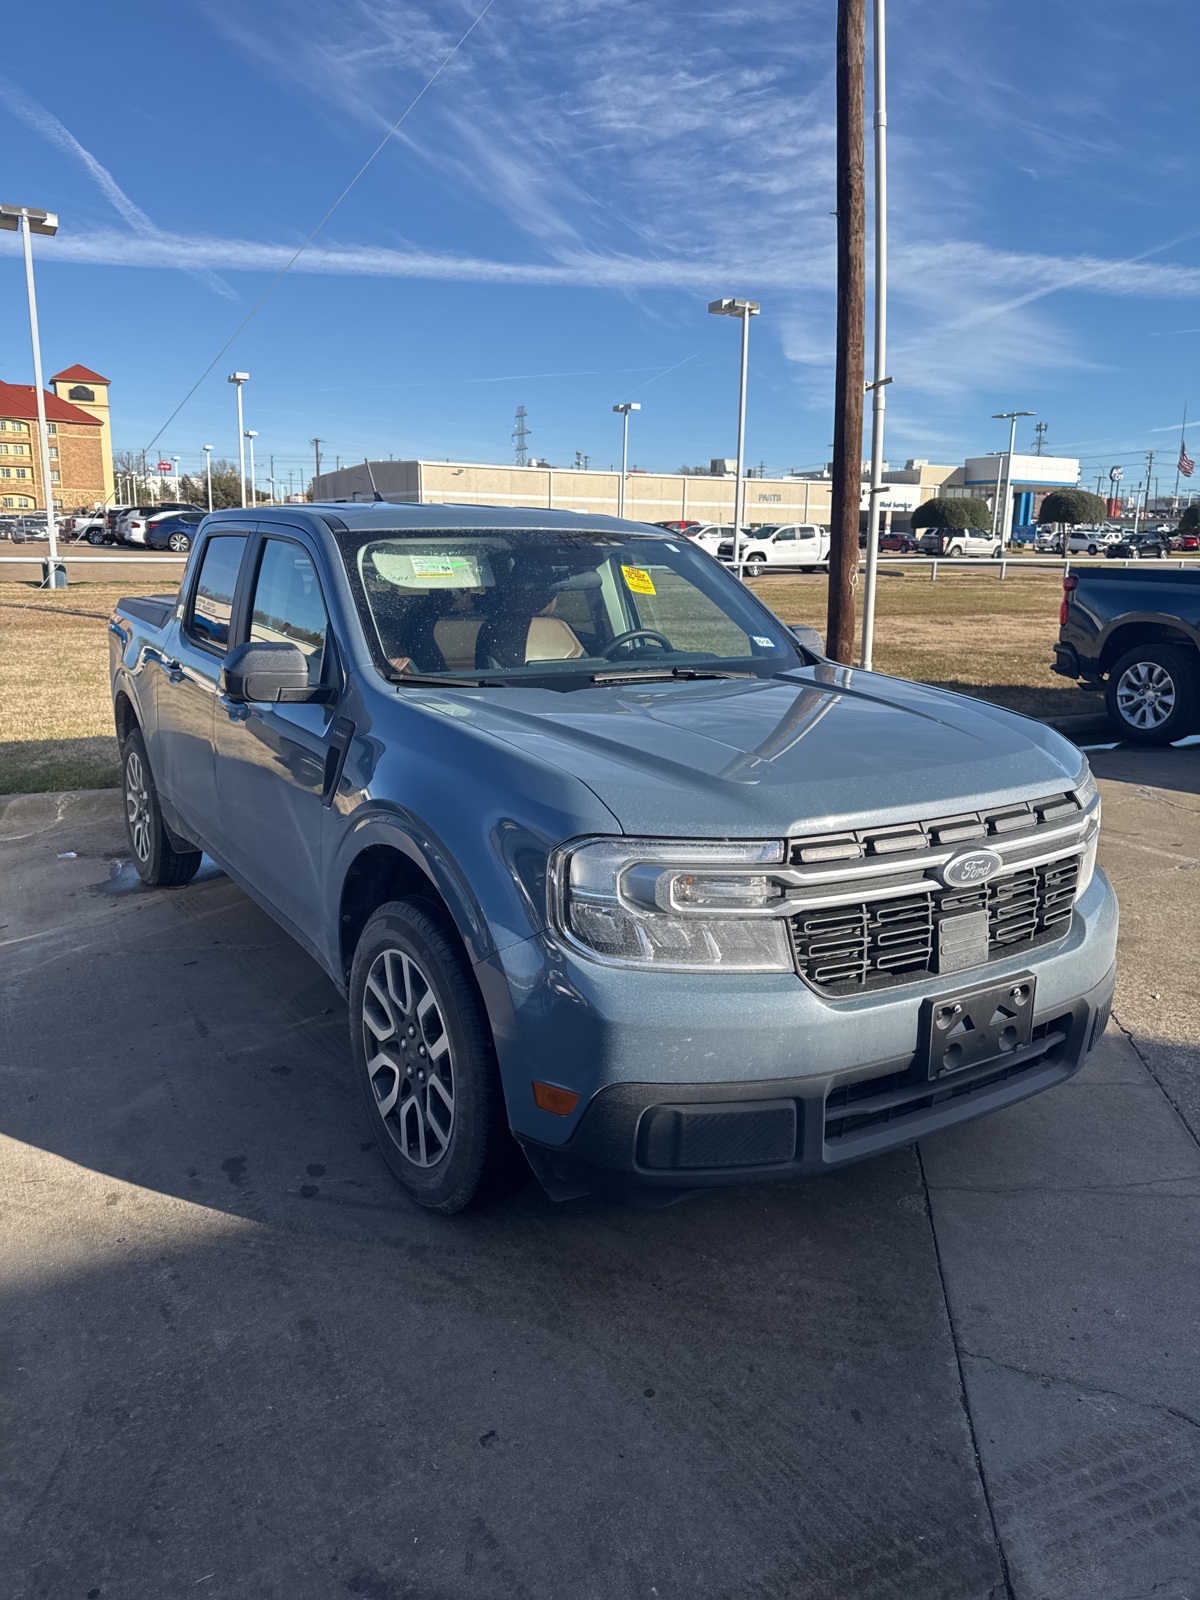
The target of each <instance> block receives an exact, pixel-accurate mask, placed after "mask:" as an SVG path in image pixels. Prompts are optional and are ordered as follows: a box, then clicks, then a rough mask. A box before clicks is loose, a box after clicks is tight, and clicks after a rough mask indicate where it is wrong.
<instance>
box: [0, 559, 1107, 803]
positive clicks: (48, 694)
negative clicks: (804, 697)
mask: <svg viewBox="0 0 1200 1600" xmlns="http://www.w3.org/2000/svg"><path fill="white" fill-rule="evenodd" d="M178 570H179V569H178V568H177V567H172V568H170V569H168V568H167V567H166V566H165V565H164V568H163V571H162V573H161V574H160V573H159V572H157V571H155V570H154V568H153V567H150V568H147V567H146V566H142V567H133V566H131V567H129V568H128V569H126V571H125V573H124V575H123V576H122V581H121V582H117V583H114V582H104V583H98V582H88V581H86V580H84V581H78V582H72V584H71V587H70V588H69V589H60V590H55V591H43V590H39V589H37V588H35V587H34V586H33V585H32V584H29V583H14V582H0V794H19V793H29V792H32V791H35V790H39V791H40V790H53V789H75V788H89V787H93V788H94V787H104V786H108V785H112V784H114V783H116V782H117V778H118V770H119V769H118V763H117V746H116V740H115V738H114V737H113V732H112V712H111V709H110V703H109V693H108V636H107V633H106V629H105V624H106V622H107V619H108V615H109V612H110V610H111V608H112V606H113V604H114V602H115V601H116V600H117V598H118V597H119V596H120V595H122V594H130V593H143V594H146V593H151V592H160V593H161V592H163V591H164V590H166V589H169V588H172V587H173V586H174V584H175V582H176V580H177V576H178ZM114 576H117V575H115V574H114ZM752 587H753V588H754V589H755V590H757V592H758V593H759V594H760V595H761V596H762V598H763V599H764V600H765V601H766V603H767V604H768V605H769V606H770V607H771V608H772V609H773V610H774V611H776V612H777V613H778V615H779V616H781V617H782V618H783V619H784V621H785V622H806V623H809V624H811V625H813V626H815V627H817V628H819V629H821V630H823V629H824V625H825V583H824V579H823V578H819V577H815V576H814V577H801V576H797V577H769V578H762V579H759V580H758V581H757V582H756V583H754V584H753V585H752ZM1060 594H1061V580H1060V579H1059V576H1058V574H1057V573H1056V572H1053V571H1047V570H1046V569H1027V570H1025V571H1021V570H1020V568H1019V567H1018V568H1017V570H1016V571H1015V572H1014V571H1013V569H1012V568H1011V567H1010V568H1009V576H1008V577H1007V578H1006V579H1005V580H1004V581H1003V582H1001V580H1000V579H999V578H998V577H997V576H996V573H995V569H981V570H980V571H979V572H978V573H976V572H973V571H970V570H964V569H961V568H960V569H953V570H951V569H946V568H940V569H939V572H938V578H937V582H936V583H931V582H930V580H929V574H928V571H927V570H926V569H924V568H907V569H904V570H897V569H893V570H890V571H889V570H888V569H887V568H886V567H885V568H884V569H883V571H881V573H880V579H879V601H878V625H877V646H876V661H875V664H876V666H877V667H878V668H879V670H880V671H883V672H891V673H895V674H897V675H898V676H900V677H906V678H915V679H918V680H920V681H922V682H925V683H935V684H940V685H942V686H944V687H946V688H950V689H957V690H960V691H962V692H963V693H966V694H976V695H980V696H982V697H983V698H984V699H988V700H993V701H995V702H997V703H998V704H1000V705H1005V706H1009V707H1011V708H1012V709H1013V710H1017V711H1023V712H1026V713H1028V714H1030V715H1033V716H1049V715H1053V714H1056V713H1057V714H1069V713H1071V712H1075V711H1092V710H1096V709H1098V706H1097V700H1096V697H1095V695H1090V694H1084V693H1082V692H1081V691H1080V690H1078V689H1076V688H1074V687H1073V686H1072V685H1071V684H1070V683H1068V682H1067V681H1066V680H1065V679H1063V678H1056V677H1055V676H1054V674H1053V673H1052V672H1051V671H1050V665H1049V663H1050V658H1051V654H1052V645H1053V643H1054V639H1055V638H1056V636H1057V629H1058V603H1059V598H1060Z"/></svg>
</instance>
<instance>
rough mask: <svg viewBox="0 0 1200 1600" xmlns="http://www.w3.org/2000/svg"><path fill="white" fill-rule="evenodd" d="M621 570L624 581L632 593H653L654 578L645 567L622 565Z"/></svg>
mask: <svg viewBox="0 0 1200 1600" xmlns="http://www.w3.org/2000/svg"><path fill="white" fill-rule="evenodd" d="M621 571H622V572H623V573H624V575H625V582H626V583H627V584H628V586H629V588H630V589H631V591H632V592H633V593H634V594H653V593H654V592H655V589H654V579H653V578H652V577H651V576H650V574H649V573H648V572H647V571H646V569H645V567H622V568H621Z"/></svg>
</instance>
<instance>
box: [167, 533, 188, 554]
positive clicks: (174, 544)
mask: <svg viewBox="0 0 1200 1600" xmlns="http://www.w3.org/2000/svg"><path fill="white" fill-rule="evenodd" d="M191 548H192V541H191V540H190V539H189V538H188V536H187V534H186V533H172V534H170V535H169V536H168V538H167V549H168V550H170V551H172V552H173V553H174V554H175V555H177V556H182V555H186V554H187V552H188V551H189V550H190V549H191Z"/></svg>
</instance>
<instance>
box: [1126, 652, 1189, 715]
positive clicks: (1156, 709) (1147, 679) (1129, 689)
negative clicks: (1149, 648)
mask: <svg viewBox="0 0 1200 1600" xmlns="http://www.w3.org/2000/svg"><path fill="white" fill-rule="evenodd" d="M1175 699H1176V690H1175V680H1174V679H1173V678H1172V677H1171V674H1170V673H1169V672H1168V671H1167V670H1166V668H1165V667H1160V666H1159V664H1158V662H1157V661H1135V662H1134V663H1133V665H1132V666H1130V667H1126V669H1125V671H1124V672H1123V673H1122V674H1121V678H1120V681H1119V682H1118V684H1117V709H1118V710H1119V711H1120V713H1121V715H1122V717H1124V719H1125V721H1126V722H1128V723H1129V725H1130V727H1132V728H1161V727H1162V725H1163V723H1164V722H1166V721H1167V719H1168V718H1169V717H1170V716H1171V714H1172V712H1173V711H1174V710H1175Z"/></svg>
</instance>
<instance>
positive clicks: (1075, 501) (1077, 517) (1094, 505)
mask: <svg viewBox="0 0 1200 1600" xmlns="http://www.w3.org/2000/svg"><path fill="white" fill-rule="evenodd" d="M1107 515H1108V505H1107V503H1106V502H1105V501H1103V500H1101V498H1100V496H1099V495H1098V494H1092V492H1091V491H1090V490H1089V489H1054V490H1052V491H1051V492H1050V493H1049V494H1048V495H1047V496H1046V498H1045V499H1044V500H1043V501H1042V508H1041V510H1040V511H1039V512H1038V521H1039V522H1064V523H1068V524H1069V525H1070V526H1071V527H1072V528H1073V527H1076V526H1077V525H1078V524H1079V523H1081V522H1103V521H1104V519H1105V517H1107Z"/></svg>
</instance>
